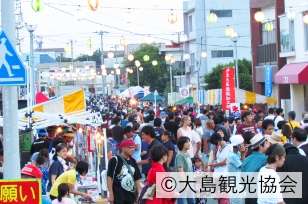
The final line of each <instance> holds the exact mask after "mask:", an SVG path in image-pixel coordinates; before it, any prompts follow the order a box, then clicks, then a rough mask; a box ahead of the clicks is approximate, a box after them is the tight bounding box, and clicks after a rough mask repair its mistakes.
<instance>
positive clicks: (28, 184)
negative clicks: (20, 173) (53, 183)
mask: <svg viewBox="0 0 308 204" xmlns="http://www.w3.org/2000/svg"><path fill="white" fill-rule="evenodd" d="M41 200H42V193H41V182H40V180H36V179H18V180H0V203H6V204H19V203H24V204H40V203H41Z"/></svg>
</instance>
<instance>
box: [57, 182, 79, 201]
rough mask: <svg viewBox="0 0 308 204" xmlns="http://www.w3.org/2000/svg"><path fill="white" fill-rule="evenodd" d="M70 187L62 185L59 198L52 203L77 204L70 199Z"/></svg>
mask: <svg viewBox="0 0 308 204" xmlns="http://www.w3.org/2000/svg"><path fill="white" fill-rule="evenodd" d="M69 189H70V187H69V185H68V184H66V183H62V184H60V185H59V186H58V198H57V199H55V200H53V201H52V204H76V202H75V201H74V200H73V199H71V198H70V197H69V194H70V192H69Z"/></svg>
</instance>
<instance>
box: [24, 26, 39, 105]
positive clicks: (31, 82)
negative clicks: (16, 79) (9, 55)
mask: <svg viewBox="0 0 308 204" xmlns="http://www.w3.org/2000/svg"><path fill="white" fill-rule="evenodd" d="M26 27H27V29H28V32H29V34H30V57H29V66H30V71H29V77H27V78H28V89H27V91H28V96H29V98H28V103H29V105H30V106H33V105H34V104H35V82H36V81H38V80H36V78H37V76H36V75H37V73H36V70H35V68H34V49H33V41H34V31H35V29H36V26H35V25H30V24H26ZM30 106H28V107H30Z"/></svg>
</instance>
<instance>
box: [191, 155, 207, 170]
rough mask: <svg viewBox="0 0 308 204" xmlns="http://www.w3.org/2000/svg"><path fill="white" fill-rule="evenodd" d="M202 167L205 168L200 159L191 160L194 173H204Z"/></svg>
mask: <svg viewBox="0 0 308 204" xmlns="http://www.w3.org/2000/svg"><path fill="white" fill-rule="evenodd" d="M204 167H205V166H204V164H203V162H202V159H201V158H200V157H194V158H193V171H194V172H204V169H205V168H204Z"/></svg>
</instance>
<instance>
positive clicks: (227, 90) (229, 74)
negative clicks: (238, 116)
mask: <svg viewBox="0 0 308 204" xmlns="http://www.w3.org/2000/svg"><path fill="white" fill-rule="evenodd" d="M221 88H222V98H221V105H222V108H223V110H228V109H229V106H230V104H231V103H235V85H234V69H233V68H231V67H226V68H225V69H224V70H223V71H222V75H221Z"/></svg>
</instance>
